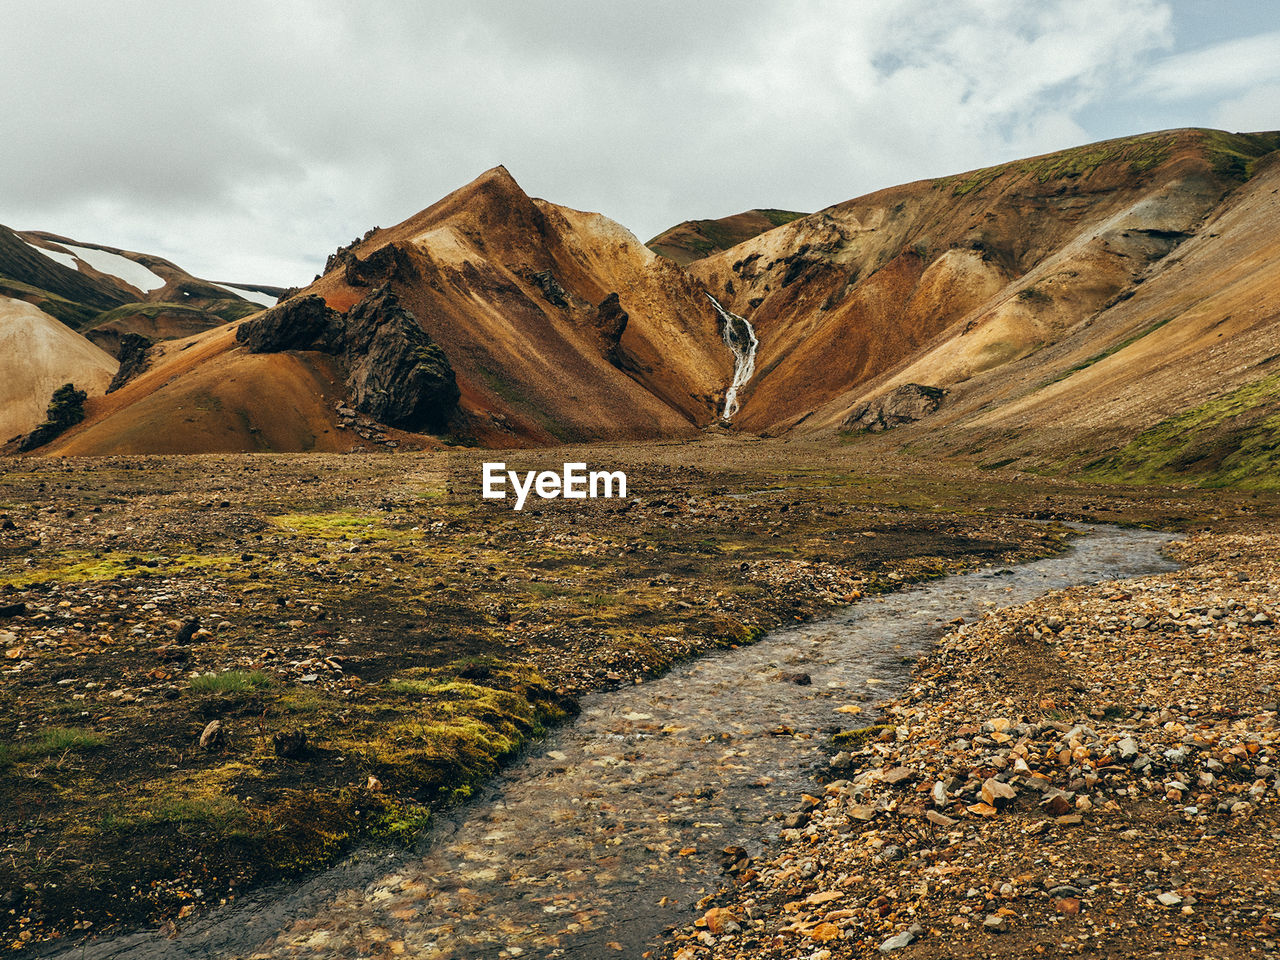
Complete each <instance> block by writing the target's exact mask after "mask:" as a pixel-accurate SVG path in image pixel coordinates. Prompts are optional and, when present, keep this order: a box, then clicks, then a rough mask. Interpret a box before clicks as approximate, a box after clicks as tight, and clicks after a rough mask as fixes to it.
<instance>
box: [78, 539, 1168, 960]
mask: <svg viewBox="0 0 1280 960" xmlns="http://www.w3.org/2000/svg"><path fill="white" fill-rule="evenodd" d="M1171 539H1173V538H1172V537H1171V536H1170V535H1168V534H1164V533H1158V532H1153V531H1144V530H1122V529H1119V528H1114V527H1091V528H1088V532H1087V533H1086V534H1085V535H1084V536H1082V537H1081V538H1080V539H1079V540H1077V541H1076V542H1075V543H1074V544H1073V546H1072V547H1071V549H1070V550H1069V551H1068V552H1067V553H1065V554H1063V555H1062V556H1059V557H1053V558H1049V559H1045V560H1040V561H1035V562H1031V563H1026V564H1021V565H1018V566H1015V567H999V568H987V569H984V570H981V571H978V572H974V573H970V574H963V575H957V576H951V577H947V578H945V579H941V580H937V581H933V582H931V583H927V584H922V585H918V586H914V587H911V588H909V589H906V590H903V591H902V592H900V593H896V594H893V595H890V596H886V597H880V598H875V599H871V600H867V601H863V602H862V603H859V604H856V605H854V606H852V607H850V608H848V609H846V610H843V611H841V612H839V613H837V614H835V615H834V616H832V617H830V618H827V619H825V620H822V621H819V622H814V623H807V624H800V625H796V626H794V627H789V628H785V629H780V630H777V631H774V632H773V633H771V634H769V635H768V636H767V637H765V638H764V639H763V640H761V641H760V642H759V643H757V644H755V645H752V646H749V647H744V648H741V649H738V650H733V651H725V652H723V653H719V654H715V655H712V656H708V657H704V658H702V659H699V660H696V661H693V662H690V663H688V664H685V665H683V666H680V667H678V668H676V669H674V670H672V671H671V672H670V673H668V674H667V675H665V676H664V677H662V678H660V679H657V680H654V681H651V682H648V683H644V684H640V685H637V686H635V687H630V688H625V689H622V690H617V691H612V692H608V693H600V694H594V695H592V696H590V697H587V698H585V699H584V701H583V704H582V707H583V709H582V714H581V716H580V717H578V719H577V720H576V721H575V722H574V723H572V724H570V725H566V726H565V727H563V728H561V729H558V730H556V731H554V732H553V733H552V734H551V735H550V736H549V737H548V738H547V739H546V740H545V741H543V742H541V743H539V744H537V745H535V746H534V748H533V749H532V750H531V751H530V752H529V753H528V755H527V756H526V757H524V758H523V759H521V760H520V761H519V762H517V763H516V764H514V765H513V766H511V767H510V768H508V769H507V770H506V771H504V773H503V774H502V775H501V776H500V777H498V778H497V779H496V780H495V781H494V782H493V783H492V784H491V785H490V786H489V787H488V788H487V789H486V790H485V791H484V793H483V795H481V796H479V797H477V798H475V799H474V800H473V801H472V802H470V803H468V804H467V805H465V806H463V807H460V808H458V809H457V810H454V811H452V812H451V813H450V814H446V815H444V816H442V817H441V818H439V819H438V820H437V821H436V824H435V827H434V829H433V830H432V832H431V836H430V837H429V838H428V839H427V841H426V842H425V843H424V845H423V849H421V850H420V851H418V852H417V853H414V854H409V853H404V852H401V853H394V854H387V853H382V854H377V855H372V856H371V855H367V854H366V855H359V856H355V857H352V858H350V859H349V860H348V861H347V862H345V863H343V864H341V865H339V866H337V867H335V868H334V869H333V870H330V871H327V872H326V873H324V874H321V875H319V876H317V877H315V878H312V879H311V880H308V881H306V882H304V883H301V884H293V885H277V886H275V887H270V888H267V889H264V890H260V891H256V892H254V893H252V894H250V895H247V896H246V897H244V898H242V899H241V900H239V901H237V902H236V903H234V904H232V905H231V906H229V907H227V908H225V909H223V910H221V911H217V912H214V913H213V914H211V915H210V916H208V917H205V918H202V919H200V920H198V921H196V922H195V923H193V924H192V925H191V926H190V927H188V928H187V929H185V930H183V931H182V932H181V933H179V934H178V935H177V936H176V937H175V938H173V939H165V938H163V937H161V936H158V935H156V934H137V935H133V936H128V937H122V938H118V939H115V940H111V941H103V942H99V943H93V944H88V945H87V946H83V947H77V948H76V949H75V950H74V951H71V952H68V953H66V954H64V955H65V956H67V957H72V956H74V957H84V958H105V957H111V958H126V957H128V958H186V957H255V958H277V957H368V956H410V957H420V958H441V960H443V958H469V960H470V958H486V960H489V958H492V960H497V958H507V957H517V956H520V957H527V958H553V957H573V958H574V960H594V958H603V957H639V956H640V955H641V953H642V952H643V951H644V950H646V949H648V948H649V947H650V946H652V945H653V944H654V942H655V938H659V937H660V936H661V934H662V931H663V930H664V929H665V928H667V927H670V926H672V925H674V924H678V923H685V922H688V921H689V920H690V919H692V917H693V916H694V908H695V903H696V901H697V900H698V899H699V898H700V897H702V896H704V895H706V894H708V893H711V892H713V891H714V890H715V889H716V887H717V886H718V885H720V884H721V883H723V882H724V880H725V876H724V874H723V872H722V854H721V851H722V850H723V849H724V848H726V847H730V846H741V847H744V848H745V849H746V850H747V851H748V853H750V854H751V855H752V856H755V855H758V854H760V853H761V852H763V851H766V850H767V849H768V846H769V844H770V843H771V842H772V841H773V840H774V839H775V838H776V836H777V831H778V829H779V828H780V826H781V824H780V822H779V821H778V820H777V819H775V814H777V813H779V812H781V811H786V810H789V809H792V808H793V807H794V804H795V801H796V799H797V797H798V794H799V793H801V792H803V791H805V790H806V789H812V783H813V781H812V775H813V771H814V769H815V768H816V767H817V766H819V765H820V764H821V763H822V762H823V761H824V760H825V757H826V749H825V744H826V743H827V741H828V738H829V734H830V733H831V732H832V731H834V730H835V729H837V728H849V727H858V726H864V725H867V724H869V723H872V722H874V720H875V716H876V711H875V704H876V703H879V702H881V701H883V700H886V699H889V698H892V697H893V696H895V695H896V694H897V693H898V692H899V691H900V690H901V688H902V685H903V684H904V683H905V681H906V679H907V678H908V677H909V676H910V663H911V662H912V661H913V660H914V659H915V658H916V657H918V656H920V655H921V654H923V653H925V652H927V651H928V649H929V647H930V646H931V645H932V644H933V642H934V641H935V640H936V639H937V638H938V636H940V634H941V633H942V632H943V631H944V630H945V629H947V625H948V624H949V623H950V622H952V621H953V620H954V619H955V618H957V617H963V618H965V619H966V620H973V619H976V618H978V617H980V616H981V615H982V614H983V613H984V612H985V611H988V610H990V609H993V608H997V607H1004V606H1010V605H1014V604H1018V603H1024V602H1026V601H1029V600H1032V599H1034V598H1035V597H1037V596H1040V595H1042V594H1044V593H1046V592H1048V591H1050V590H1055V589H1060V588H1062V587H1066V586H1071V585H1074V584H1083V583H1094V582H1098V581H1101V580H1110V579H1122V578H1126V577H1134V576H1140V575H1144V574H1149V573H1155V572H1162V571H1167V570H1171V569H1173V568H1174V564H1173V563H1172V562H1170V561H1169V560H1167V559H1165V558H1164V557H1163V556H1162V555H1161V552H1160V551H1161V549H1162V548H1163V547H1164V546H1165V545H1166V544H1167V543H1168V542H1169V541H1170V540H1171ZM806 680H807V682H805V681H806ZM853 707H858V708H861V712H860V713H855V712H851V711H850V709H849V708H853ZM840 708H846V709H845V710H840Z"/></svg>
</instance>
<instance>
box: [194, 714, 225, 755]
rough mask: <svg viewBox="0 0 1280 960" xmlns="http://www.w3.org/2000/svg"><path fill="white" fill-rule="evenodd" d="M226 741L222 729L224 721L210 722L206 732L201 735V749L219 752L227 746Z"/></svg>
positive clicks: (205, 729)
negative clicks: (218, 750)
mask: <svg viewBox="0 0 1280 960" xmlns="http://www.w3.org/2000/svg"><path fill="white" fill-rule="evenodd" d="M226 739H227V738H226V735H225V734H224V733H223V729H222V721H221V720H210V721H209V723H208V724H207V725H206V726H205V728H204V732H203V733H201V734H200V749H201V750H217V749H219V748H220V747H222V746H224V745H225V744H226Z"/></svg>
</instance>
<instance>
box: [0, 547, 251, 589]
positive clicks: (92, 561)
mask: <svg viewBox="0 0 1280 960" xmlns="http://www.w3.org/2000/svg"><path fill="white" fill-rule="evenodd" d="M239 563H240V559H239V558H238V557H232V556H217V555H214V556H200V555H198V554H189V553H184V554H179V555H178V556H175V557H166V556H163V555H159V554H148V555H146V556H140V555H138V554H133V553H120V552H109V553H88V552H86V551H78V550H77V551H67V552H65V553H60V554H55V555H54V556H52V557H50V558H49V559H48V560H47V561H46V562H45V563H44V564H42V565H40V566H36V567H15V568H14V569H12V570H9V571H5V570H4V569H0V585H10V586H14V587H18V588H21V587H29V586H31V585H33V584H37V583H85V582H92V581H97V580H118V579H121V578H125V577H151V576H155V575H157V574H159V573H164V574H166V575H168V574H172V573H177V572H180V571H188V570H201V571H203V572H206V573H212V572H215V571H217V570H229V569H231V568H233V567H235V566H236V565H238V564H239Z"/></svg>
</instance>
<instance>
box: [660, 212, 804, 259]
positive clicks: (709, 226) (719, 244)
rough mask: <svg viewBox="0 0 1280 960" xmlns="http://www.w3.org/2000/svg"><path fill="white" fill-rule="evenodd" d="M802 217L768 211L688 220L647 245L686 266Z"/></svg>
mask: <svg viewBox="0 0 1280 960" xmlns="http://www.w3.org/2000/svg"><path fill="white" fill-rule="evenodd" d="M803 216H805V214H803V213H798V212H796V211H794V210H773V209H767V210H748V211H746V212H745V213H736V214H734V215H733V216H730V217H720V218H719V219H718V220H686V221H685V222H684V223H680V224H677V225H676V226H674V227H672V228H671V229H669V230H664V231H663V232H662V233H660V234H658V235H657V236H656V237H654V238H653V239H652V240H650V241H649V242H648V243H647V244H646V246H647V247H648V248H649V249H650V250H652V251H653V252H654V253H656V254H659V255H660V256H663V257H666V258H667V259H668V260H674V261H675V262H676V263H678V264H680V265H681V266H682V267H683V266H688V265H689V264H691V263H693V261H695V260H701V259H702V258H703V257H707V256H710V255H711V254H713V253H717V252H719V251H721V250H728V249H729V248H730V247H733V246H737V245H738V244H739V243H742V242H743V241H744V240H750V239H751V238H752V237H755V236H759V235H760V234H762V233H765V232H767V231H769V230H772V229H773V228H774V227H780V226H782V225H783V224H784V223H790V222H791V221H792V220H798V219H799V218H801V217H803Z"/></svg>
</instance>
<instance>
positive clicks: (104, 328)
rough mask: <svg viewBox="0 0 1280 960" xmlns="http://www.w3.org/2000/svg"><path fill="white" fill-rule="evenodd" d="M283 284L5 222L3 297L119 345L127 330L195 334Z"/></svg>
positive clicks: (271, 297) (249, 308) (243, 311)
mask: <svg viewBox="0 0 1280 960" xmlns="http://www.w3.org/2000/svg"><path fill="white" fill-rule="evenodd" d="M283 292H284V291H283V290H282V289H281V288H279V287H266V286H260V285H246V284H226V283H212V282H210V281H208V280H200V279H198V278H196V277H193V276H192V275H191V274H189V273H187V272H186V271H185V270H183V269H182V268H180V267H178V266H176V265H175V264H173V263H171V262H170V261H168V260H165V259H164V258H162V257H156V256H151V255H149V254H143V253H134V252H132V251H128V250H120V249H118V248H116V247H108V246H103V245H102V244H97V243H87V242H81V241H77V240H71V239H69V238H67V237H61V236H58V235H56V234H52V233H43V232H40V231H22V232H17V231H14V230H11V229H9V228H8V227H5V226H3V225H0V296H5V297H9V298H10V299H14V300H21V301H24V302H26V303H30V304H32V305H33V306H36V307H38V308H39V309H41V310H43V311H44V312H45V313H47V314H49V315H50V316H52V317H56V318H57V319H58V320H61V321H62V322H63V323H65V324H66V325H67V326H69V327H71V328H72V329H73V330H78V331H80V332H81V333H83V334H85V336H87V337H88V338H89V339H90V340H92V341H93V342H95V343H97V344H98V345H99V346H101V347H103V348H104V349H106V350H107V351H108V352H109V353H113V354H114V353H115V352H117V350H118V348H119V344H120V338H121V336H122V335H123V334H125V333H138V334H143V335H145V336H147V337H150V338H151V339H154V340H167V339H174V338H177V337H185V336H190V335H191V334H193V333H198V332H200V331H202V330H209V329H212V328H213V327H216V326H220V325H222V324H224V323H226V322H228V321H230V320H238V319H240V318H241V317H245V316H248V315H249V314H251V313H256V312H257V311H258V310H261V309H262V308H263V307H268V306H271V305H273V304H274V303H275V302H276V299H277V298H278V297H279V296H280V294H282V293H283Z"/></svg>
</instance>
